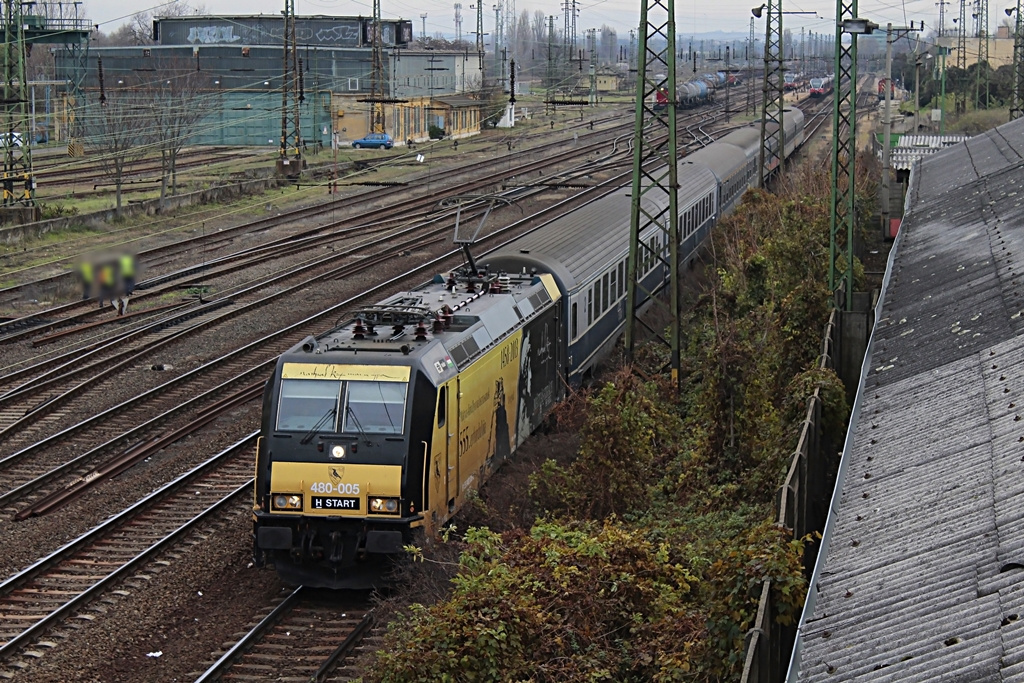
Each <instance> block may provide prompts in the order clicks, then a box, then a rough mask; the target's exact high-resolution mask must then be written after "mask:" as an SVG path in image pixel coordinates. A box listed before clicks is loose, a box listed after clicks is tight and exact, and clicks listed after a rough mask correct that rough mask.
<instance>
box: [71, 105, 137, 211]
mask: <svg viewBox="0 0 1024 683" xmlns="http://www.w3.org/2000/svg"><path fill="white" fill-rule="evenodd" d="M100 97H101V102H100V103H99V104H93V105H90V106H89V107H88V108H87V109H86V111H85V130H86V145H87V147H88V148H89V151H90V152H91V153H92V154H95V155H96V160H97V161H99V163H100V165H101V168H102V169H103V173H104V174H105V175H106V176H107V177H109V178H110V179H112V180H113V181H114V188H115V193H116V197H117V209H116V210H117V215H118V216H120V215H121V189H122V187H123V186H124V183H125V176H126V175H127V174H128V173H129V171H130V170H131V167H132V165H133V164H134V163H135V162H136V161H138V160H139V159H140V158H141V157H142V156H143V154H144V153H145V145H146V144H147V143H148V142H149V140H150V138H151V132H150V131H151V128H150V127H149V109H148V108H147V107H146V106H145V99H144V97H143V93H142V91H141V90H136V89H134V88H123V89H121V88H119V89H116V90H111V91H109V92H106V93H103V94H102V95H101V96H100Z"/></svg>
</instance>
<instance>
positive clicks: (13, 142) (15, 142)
mask: <svg viewBox="0 0 1024 683" xmlns="http://www.w3.org/2000/svg"><path fill="white" fill-rule="evenodd" d="M0 144H3V146H4V147H21V133H2V134H0Z"/></svg>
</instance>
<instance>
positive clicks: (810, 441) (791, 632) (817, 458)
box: [740, 309, 841, 683]
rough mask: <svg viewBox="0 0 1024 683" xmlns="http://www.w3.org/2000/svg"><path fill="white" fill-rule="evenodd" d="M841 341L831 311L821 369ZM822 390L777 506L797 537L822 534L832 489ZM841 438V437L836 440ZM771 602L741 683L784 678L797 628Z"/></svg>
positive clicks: (761, 616) (765, 595) (762, 608)
mask: <svg viewBox="0 0 1024 683" xmlns="http://www.w3.org/2000/svg"><path fill="white" fill-rule="evenodd" d="M835 337H836V311H835V309H833V310H832V314H831V315H830V316H829V319H828V323H827V324H826V325H825V334H824V339H823V340H822V349H821V358H820V360H819V363H818V368H819V369H820V370H826V369H829V368H832V367H834V358H835V355H836V354H835ZM821 405H822V399H821V389H820V388H815V390H814V393H813V394H812V395H811V396H810V397H808V399H807V411H806V413H805V414H804V421H803V426H802V428H801V429H800V438H799V440H798V441H797V446H796V450H795V451H794V452H793V457H792V459H791V460H790V464H789V472H788V473H787V474H786V481H785V483H783V485H782V487H780V488H779V491H778V495H777V497H776V501H775V509H776V512H777V515H776V524H778V525H779V526H781V527H784V528H786V529H788V530H791V531H792V532H793V538H802V537H803V536H804V535H806V534H808V533H810V532H812V531H815V530H821V529H822V528H824V525H825V516H826V512H827V495H825V494H826V493H827V490H826V489H827V486H828V478H829V472H828V471H829V467H828V464H829V462H830V457H829V455H830V454H829V453H823V452H822V443H823V441H824V442H825V443H828V442H829V441H831V439H829V438H823V436H827V435H823V434H822V425H821ZM833 436H835V437H836V438H839V437H840V436H841V435H833ZM815 554H816V550H815V549H813V548H811V549H808V550H807V551H806V552H805V556H804V566H805V567H813V566H814V559H815V558H814V555H815ZM775 616H776V610H775V605H774V604H773V602H772V582H771V580H767V581H765V582H764V583H763V584H762V585H761V599H760V600H759V601H758V604H757V616H756V618H755V620H754V624H753V626H752V627H751V628H750V630H748V631H747V634H746V637H745V638H744V641H745V648H744V649H745V655H744V662H743V676H742V678H741V679H740V681H741V683H777V682H778V681H781V680H782V679H783V676H784V675H785V669H786V665H787V663H788V658H789V652H790V650H791V649H792V647H793V641H794V638H795V637H796V623H793V624H792V625H789V626H784V625H782V624H780V623H778V620H777V619H776V618H775Z"/></svg>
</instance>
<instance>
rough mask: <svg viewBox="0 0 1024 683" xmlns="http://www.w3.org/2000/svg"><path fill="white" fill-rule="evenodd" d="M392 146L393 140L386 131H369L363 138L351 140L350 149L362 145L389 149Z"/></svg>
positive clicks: (360, 147) (368, 147) (369, 147)
mask: <svg viewBox="0 0 1024 683" xmlns="http://www.w3.org/2000/svg"><path fill="white" fill-rule="evenodd" d="M394 146H395V141H394V140H393V139H392V138H391V136H390V135H388V134H387V133H370V134H368V135H367V136H366V137H364V138H359V139H358V140H353V141H352V149H362V148H363V147H366V148H367V149H371V148H374V147H376V148H377V149H381V148H382V147H383V148H384V149H391V148H392V147H394Z"/></svg>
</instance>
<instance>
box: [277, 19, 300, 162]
mask: <svg viewBox="0 0 1024 683" xmlns="http://www.w3.org/2000/svg"><path fill="white" fill-rule="evenodd" d="M283 14H284V33H283V35H282V43H283V45H282V46H283V48H284V49H283V55H284V57H283V65H282V68H281V149H280V150H279V156H278V160H277V171H278V173H280V174H282V175H286V176H291V177H295V176H297V175H299V174H301V173H302V129H301V127H300V120H299V97H300V94H299V64H298V60H299V56H298V47H297V46H296V44H295V0H285V2H284V12H283ZM289 96H291V98H292V107H290V108H289V106H288V97H289ZM289 150H290V151H291V152H292V158H291V159H289V158H288V153H289Z"/></svg>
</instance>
